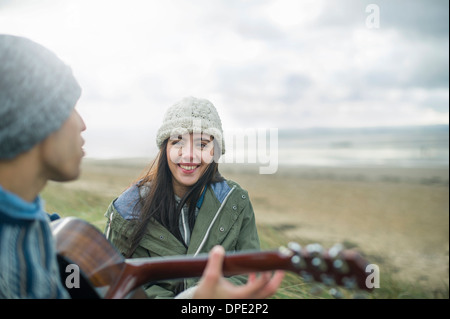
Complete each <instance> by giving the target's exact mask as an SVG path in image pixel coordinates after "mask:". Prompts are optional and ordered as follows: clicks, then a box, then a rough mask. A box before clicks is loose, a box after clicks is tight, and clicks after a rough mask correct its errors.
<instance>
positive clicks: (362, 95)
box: [0, 0, 449, 147]
mask: <svg viewBox="0 0 450 319" xmlns="http://www.w3.org/2000/svg"><path fill="white" fill-rule="evenodd" d="M370 3H374V4H376V5H377V6H378V7H379V9H380V27H379V28H372V29H370V28H368V27H367V25H366V19H367V17H368V15H369V13H368V12H366V8H367V5H368V4H370ZM0 10H1V13H0V32H10V33H16V34H21V35H26V36H29V37H31V38H33V39H35V40H36V41H38V42H41V43H43V44H44V45H46V46H48V47H49V48H51V49H53V50H55V51H56V52H57V53H58V54H59V55H60V56H61V57H62V58H63V59H64V60H66V61H67V62H68V63H69V64H71V66H72V67H73V69H74V72H75V74H76V75H77V77H78V79H79V81H80V83H81V84H82V86H83V97H82V100H80V105H79V108H80V111H81V113H82V114H84V115H85V116H86V117H87V124H88V126H89V127H90V128H91V130H92V131H96V132H97V133H95V134H94V133H93V135H95V136H101V133H100V132H101V131H108V130H109V131H114V130H117V129H119V128H121V129H123V130H124V131H126V132H130V134H135V137H133V138H134V139H138V138H137V137H136V136H137V135H142V134H144V133H143V132H148V133H149V134H153V133H152V132H153V131H152V130H155V128H157V127H158V126H159V124H160V121H161V120H162V116H163V113H164V110H165V109H166V108H167V107H168V106H170V105H172V104H173V103H174V102H175V101H177V100H179V99H181V98H182V97H184V96H187V95H193V96H198V97H205V98H208V99H210V100H211V101H212V102H213V103H214V104H215V105H216V106H217V107H218V109H219V112H220V114H221V116H222V118H223V122H224V125H225V126H228V127H241V128H245V127H278V128H281V129H282V128H302V127H311V126H341V127H342V126H378V125H408V124H435V123H448V115H449V114H448V105H449V100H448V84H449V80H448V78H449V77H448V68H449V64H448V55H449V51H448V22H449V21H448V20H449V19H448V1H441V0H435V1H426V0H413V1H403V0H377V1H371V0H363V1H361V0H339V1H323V0H322V1H320V0H302V1H297V0H261V1H242V0H228V1H225V0H223V1H222V0H196V1H183V0H171V1H158V0H153V1H151V0H147V1H138V0H134V1H127V2H125V1H122V0H114V1H112V0H111V1H104V0H96V1H86V0H77V1H70V0H57V1H54V0H53V1H52V0H46V1H31V0H28V1H26V0H23V1H20V2H17V1H6V0H0ZM133 132H134V133H133ZM136 132H138V133H136ZM136 134H137V135H136ZM111 136H112V135H111ZM151 136H152V135H150V137H151ZM96 138H97V137H96ZM117 140H118V139H117ZM102 142H103V143H107V142H105V141H102ZM110 147H114V141H111V146H110Z"/></svg>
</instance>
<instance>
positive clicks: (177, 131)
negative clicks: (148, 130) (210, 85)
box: [156, 97, 225, 154]
mask: <svg viewBox="0 0 450 319" xmlns="http://www.w3.org/2000/svg"><path fill="white" fill-rule="evenodd" d="M187 132H189V133H193V132H194V133H195V132H198V133H200V132H201V133H206V134H209V135H212V136H214V140H216V141H217V143H218V145H219V147H220V148H221V151H222V154H225V142H224V139H223V130H222V121H221V120H220V117H219V113H217V110H216V108H215V107H214V105H213V104H212V103H211V102H210V101H208V100H206V99H198V98H195V97H186V98H184V99H182V100H181V101H179V102H177V103H175V104H174V105H173V106H171V107H170V108H169V109H168V110H167V111H166V114H165V116H164V120H163V124H162V125H161V127H160V128H159V130H158V132H157V134H156V145H158V147H159V148H161V146H162V144H163V142H164V141H165V140H166V139H168V138H169V137H171V136H176V135H182V134H185V133H187Z"/></svg>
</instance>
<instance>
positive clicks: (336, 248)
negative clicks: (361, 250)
mask: <svg viewBox="0 0 450 319" xmlns="http://www.w3.org/2000/svg"><path fill="white" fill-rule="evenodd" d="M343 250H344V246H343V245H342V244H335V245H333V247H331V248H330V249H329V250H328V255H329V256H330V257H331V258H337V257H338V256H339V254H340V253H341V251H343Z"/></svg>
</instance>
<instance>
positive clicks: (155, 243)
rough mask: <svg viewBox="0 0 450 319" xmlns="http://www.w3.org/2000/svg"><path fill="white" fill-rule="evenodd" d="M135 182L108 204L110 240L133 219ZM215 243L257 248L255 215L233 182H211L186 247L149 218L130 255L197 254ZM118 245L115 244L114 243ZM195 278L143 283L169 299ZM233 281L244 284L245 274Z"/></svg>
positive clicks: (149, 290)
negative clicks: (141, 236) (141, 237)
mask: <svg viewBox="0 0 450 319" xmlns="http://www.w3.org/2000/svg"><path fill="white" fill-rule="evenodd" d="M138 196H140V195H139V189H138V188H137V186H136V185H134V186H132V187H130V188H129V189H128V190H126V191H125V192H124V193H123V194H122V195H120V196H119V197H118V198H116V199H115V200H114V201H113V202H112V203H111V204H110V206H109V208H108V210H107V212H106V214H105V216H106V217H107V218H108V221H107V224H106V228H105V235H106V237H107V238H108V239H109V240H110V241H111V242H112V243H113V244H117V243H118V242H117V241H118V240H119V239H120V240H124V239H125V240H126V238H124V237H123V236H125V237H126V236H127V234H125V233H124V231H123V229H124V226H125V225H126V223H127V222H128V221H129V220H131V219H133V215H132V212H133V208H134V206H135V205H136V202H137V199H138V198H139V197H138ZM215 245H222V246H223V247H224V248H225V250H226V251H227V252H233V251H240V250H259V249H260V244H259V238H258V233H257V229H256V223H255V215H254V212H253V208H252V204H251V202H250V200H249V197H248V193H247V191H245V190H244V189H242V188H241V187H240V186H239V185H238V184H237V183H235V182H233V181H224V182H219V183H214V184H211V185H209V186H208V187H207V189H206V192H205V195H204V197H203V201H202V203H201V206H200V209H199V212H198V216H197V219H196V222H195V226H194V229H193V231H192V234H191V238H190V243H189V246H188V248H186V247H185V245H183V243H181V242H180V241H179V240H178V239H177V238H176V237H175V236H174V235H172V234H171V233H170V232H169V231H168V230H167V229H166V228H165V227H163V226H162V225H161V224H160V223H158V222H157V221H156V220H154V219H153V220H152V221H151V222H150V224H149V226H148V231H147V233H146V234H145V235H144V237H143V239H142V240H141V242H140V244H139V246H138V248H137V249H136V251H135V252H134V254H133V256H132V258H142V257H163V256H172V255H198V254H204V253H208V252H209V251H210V250H211V248H213V247H214V246H215ZM116 246H118V245H116ZM198 279H199V278H186V279H184V280H181V281H180V280H168V281H162V282H157V283H154V282H153V283H149V285H148V286H147V287H145V286H144V288H145V291H146V293H147V295H148V296H149V297H151V298H173V297H176V296H177V295H178V293H180V292H181V291H183V290H185V289H188V288H190V287H194V286H195V285H196V284H197V282H198ZM229 280H231V281H232V282H234V283H235V284H242V283H245V281H246V277H245V276H233V277H230V278H229Z"/></svg>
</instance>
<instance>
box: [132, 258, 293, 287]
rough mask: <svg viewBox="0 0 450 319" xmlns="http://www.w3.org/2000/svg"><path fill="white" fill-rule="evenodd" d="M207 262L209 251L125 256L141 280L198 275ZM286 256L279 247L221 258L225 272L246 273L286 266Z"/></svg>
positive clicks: (287, 260) (227, 274)
mask: <svg viewBox="0 0 450 319" xmlns="http://www.w3.org/2000/svg"><path fill="white" fill-rule="evenodd" d="M207 262H208V255H199V256H196V257H172V258H171V257H164V258H144V259H130V260H127V261H126V263H127V265H129V266H131V267H133V268H135V269H134V271H135V273H136V274H138V276H139V277H141V278H142V280H143V281H144V282H147V281H149V279H150V280H151V281H158V280H164V279H176V278H188V277H200V276H201V275H202V273H203V271H204V269H205V267H206V264H207ZM289 266H290V260H289V256H286V255H283V254H281V253H280V252H278V251H266V252H248V253H235V254H229V255H225V258H224V261H223V274H224V276H233V275H238V274H245V273H249V272H254V271H267V270H275V269H283V270H288V268H289Z"/></svg>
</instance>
